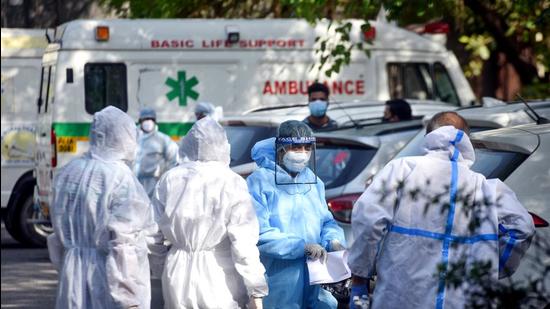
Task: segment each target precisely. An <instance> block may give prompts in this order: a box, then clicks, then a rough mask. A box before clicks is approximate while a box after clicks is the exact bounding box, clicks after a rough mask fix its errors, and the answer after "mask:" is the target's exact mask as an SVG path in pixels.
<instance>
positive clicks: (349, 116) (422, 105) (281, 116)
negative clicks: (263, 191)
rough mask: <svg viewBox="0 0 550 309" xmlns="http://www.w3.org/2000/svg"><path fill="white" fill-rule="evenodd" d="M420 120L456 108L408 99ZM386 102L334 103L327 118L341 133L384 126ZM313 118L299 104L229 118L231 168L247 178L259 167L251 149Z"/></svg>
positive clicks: (228, 132)
mask: <svg viewBox="0 0 550 309" xmlns="http://www.w3.org/2000/svg"><path fill="white" fill-rule="evenodd" d="M408 102H409V103H410V105H411V109H412V113H413V116H414V117H415V118H416V119H419V118H421V117H422V116H423V115H426V114H430V113H436V112H438V111H442V110H449V109H454V108H456V106H453V105H450V104H448V103H443V102H439V101H429V100H422V101H420V100H408ZM384 107H385V104H384V102H380V101H352V102H332V103H331V104H330V105H329V108H328V111H327V115H328V116H329V117H331V118H332V119H334V120H335V121H336V122H337V123H338V125H339V129H338V131H342V130H345V129H353V128H357V127H365V126H367V125H372V124H380V123H381V118H382V115H383V113H384ZM308 115H309V109H308V107H307V104H305V103H304V104H295V105H287V106H277V107H268V108H259V109H255V110H250V111H248V112H247V113H245V114H244V115H241V116H233V117H225V118H223V119H222V120H221V121H220V123H221V124H222V125H223V126H224V127H225V130H226V132H227V137H228V139H229V143H230V144H231V162H230V166H231V168H232V169H233V170H234V171H235V172H237V173H238V174H240V175H242V176H244V177H246V176H247V175H249V174H250V173H252V172H253V171H254V169H255V168H256V164H255V163H254V162H253V161H252V158H251V157H250V150H251V149H252V147H253V146H254V144H255V143H256V142H257V141H260V140H262V139H265V138H268V137H272V136H275V135H276V134H277V128H278V127H279V124H281V123H282V122H284V121H286V120H302V119H304V118H306V117H307V116H308Z"/></svg>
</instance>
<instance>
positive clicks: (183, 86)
mask: <svg viewBox="0 0 550 309" xmlns="http://www.w3.org/2000/svg"><path fill="white" fill-rule="evenodd" d="M198 83H199V81H198V80H197V78H196V77H195V76H193V77H192V78H190V79H189V80H187V74H186V73H185V71H178V80H174V79H173V78H171V77H168V78H167V79H166V81H165V82H164V84H165V85H166V86H168V87H170V88H172V90H171V91H170V92H168V93H167V94H166V97H167V98H168V101H172V100H173V99H175V98H176V97H177V98H178V102H179V105H180V106H186V105H187V98H188V97H189V98H191V99H193V100H196V99H198V97H199V94H198V93H197V92H196V91H195V90H193V87H195V86H196V85H197V84H198Z"/></svg>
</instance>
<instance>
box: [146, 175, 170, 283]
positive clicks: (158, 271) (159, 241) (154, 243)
mask: <svg viewBox="0 0 550 309" xmlns="http://www.w3.org/2000/svg"><path fill="white" fill-rule="evenodd" d="M165 175H166V174H165ZM167 187H168V180H167V178H166V177H162V178H161V179H160V181H159V182H158V184H157V186H156V188H155V192H154V194H153V199H152V201H151V203H152V207H153V216H154V220H155V223H156V229H155V230H154V231H153V233H151V234H150V235H149V236H148V237H147V247H148V249H149V266H150V267H151V277H152V278H161V277H162V272H163V270H164V262H165V261H166V255H167V254H168V249H169V246H168V245H167V242H166V237H165V236H164V234H163V233H162V230H161V229H160V225H161V224H162V218H163V216H164V209H165V205H166V193H167V189H166V188H167Z"/></svg>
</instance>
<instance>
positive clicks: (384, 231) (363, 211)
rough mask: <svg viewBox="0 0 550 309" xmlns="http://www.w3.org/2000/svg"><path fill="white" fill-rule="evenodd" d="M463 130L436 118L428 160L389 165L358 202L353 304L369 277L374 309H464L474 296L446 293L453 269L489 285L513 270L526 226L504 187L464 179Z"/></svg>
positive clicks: (468, 148) (468, 152) (529, 231)
mask: <svg viewBox="0 0 550 309" xmlns="http://www.w3.org/2000/svg"><path fill="white" fill-rule="evenodd" d="M468 131H469V129H468V125H467V123H466V121H465V120H464V119H463V118H462V117H460V116H459V115H458V114H456V113H454V112H443V113H439V114H436V115H435V116H434V117H433V118H432V120H431V121H430V123H429V124H428V128H427V132H428V133H427V134H426V136H425V138H424V144H423V147H424V150H425V152H426V154H425V155H424V156H415V157H403V158H399V159H396V160H393V161H391V162H389V163H388V164H387V165H386V166H385V167H384V168H383V169H382V170H381V171H380V172H379V173H378V174H377V175H376V177H375V178H374V180H373V182H372V183H371V185H370V186H369V187H368V189H367V190H366V191H365V192H364V193H363V194H362V195H361V197H360V198H359V199H358V201H357V202H356V203H355V206H354V208H353V212H352V221H351V223H352V230H353V235H354V239H355V241H354V243H353V245H352V247H351V250H350V254H349V266H350V268H351V270H352V273H353V274H354V281H353V286H352V296H353V295H354V294H355V295H358V293H357V290H361V289H362V290H363V293H364V292H365V290H366V289H365V288H361V286H362V285H364V284H365V279H366V278H371V277H372V276H373V275H374V274H375V272H376V273H377V279H376V287H375V289H374V293H373V299H372V304H371V305H372V308H464V307H465V305H467V303H465V302H467V301H468V300H472V298H471V295H472V294H470V293H472V292H473V291H476V289H477V288H478V287H477V284H474V283H473V282H471V281H466V280H465V281H464V282H463V283H462V284H461V285H459V287H455V286H452V285H449V284H448V282H447V279H448V273H447V272H448V271H449V270H451V269H453V268H452V267H456V265H457V263H458V262H459V261H464V262H465V263H466V264H465V265H469V267H472V265H480V264H477V263H487V262H489V263H490V271H489V277H490V278H489V279H490V280H494V281H495V282H496V281H497V280H498V279H499V278H502V277H505V276H508V275H511V274H512V273H513V272H514V271H515V269H516V268H517V266H518V264H519V262H520V259H521V257H522V256H523V254H524V253H525V251H526V250H527V249H528V247H529V244H530V241H531V238H532V236H533V234H534V225H533V221H532V218H531V216H530V215H529V213H528V212H527V211H526V210H525V208H524V207H523V206H522V205H521V204H520V202H519V201H518V199H517V198H516V196H515V194H514V193H513V192H512V190H511V189H510V188H508V187H507V186H506V185H505V184H504V183H503V182H502V181H500V180H498V179H486V178H485V177H484V176H483V175H482V174H479V173H476V172H474V171H472V170H470V166H471V165H472V164H473V162H474V160H475V157H474V149H473V147H472V144H471V142H470V139H469V138H468V135H467V133H468ZM415 192H416V194H415ZM472 223H474V224H472ZM470 283H471V284H470Z"/></svg>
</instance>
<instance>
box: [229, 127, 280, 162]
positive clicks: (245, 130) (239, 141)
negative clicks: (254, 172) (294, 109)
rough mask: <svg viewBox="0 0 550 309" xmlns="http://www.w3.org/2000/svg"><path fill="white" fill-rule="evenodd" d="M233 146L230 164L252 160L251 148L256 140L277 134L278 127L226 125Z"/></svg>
mask: <svg viewBox="0 0 550 309" xmlns="http://www.w3.org/2000/svg"><path fill="white" fill-rule="evenodd" d="M224 128H225V132H226V133H227V139H228V141H229V145H230V146H231V162H230V163H229V166H232V167H233V166H237V165H241V164H245V163H250V162H252V158H251V157H250V150H252V147H253V146H254V144H256V142H258V141H261V140H263V139H266V138H270V137H273V136H275V135H277V128H276V127H262V126H224Z"/></svg>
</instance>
